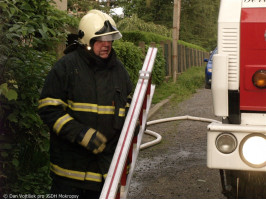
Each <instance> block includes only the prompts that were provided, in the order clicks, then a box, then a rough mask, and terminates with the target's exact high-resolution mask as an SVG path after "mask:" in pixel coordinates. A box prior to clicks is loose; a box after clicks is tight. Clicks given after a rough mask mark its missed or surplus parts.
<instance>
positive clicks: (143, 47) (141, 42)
mask: <svg viewBox="0 0 266 200" xmlns="http://www.w3.org/2000/svg"><path fill="white" fill-rule="evenodd" d="M139 47H140V48H141V50H142V53H143V55H145V42H143V41H140V42H139Z"/></svg>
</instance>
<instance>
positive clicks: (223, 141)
mask: <svg viewBox="0 0 266 200" xmlns="http://www.w3.org/2000/svg"><path fill="white" fill-rule="evenodd" d="M236 147H237V139H236V137H235V136H234V135H233V134H232V133H221V134H220V135H218V136H217V138H216V148H217V149H218V150H219V151H220V152H221V153H225V154H229V153H232V152H233V151H234V150H235V149H236Z"/></svg>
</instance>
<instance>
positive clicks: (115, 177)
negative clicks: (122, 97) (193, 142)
mask: <svg viewBox="0 0 266 200" xmlns="http://www.w3.org/2000/svg"><path fill="white" fill-rule="evenodd" d="M156 54H157V48H153V47H150V48H149V49H148V52H147V55H146V58H145V61H144V64H143V67H142V70H141V71H140V77H139V80H138V83H137V85H136V89H135V91H134V95H133V98H132V101H131V106H130V108H129V111H128V114H127V117H126V119H125V123H124V126H123V129H122V131H121V135H120V138H119V141H118V144H117V147H116V150H115V153H114V156H113V159H112V162H111V165H110V168H109V171H108V175H107V177H106V179H105V183H104V186H103V189H102V192H101V196H100V198H101V199H108V198H110V199H114V198H116V194H117V191H118V189H119V185H120V181H121V177H122V174H123V171H124V167H125V164H126V161H127V158H128V152H129V150H130V147H131V145H132V140H133V136H134V131H135V127H136V124H137V121H138V118H139V115H140V113H141V109H142V108H143V103H145V104H146V102H144V98H145V96H146V95H147V94H146V92H147V88H148V84H150V83H151V82H150V79H151V72H152V69H153V65H154V61H155V58H156ZM145 106H146V105H145ZM146 114H147V113H146V112H145V115H146ZM145 123H146V122H145ZM141 129H143V126H141ZM133 152H134V153H135V151H133ZM133 157H134V156H133ZM133 160H134V162H135V160H136V158H134V159H133Z"/></svg>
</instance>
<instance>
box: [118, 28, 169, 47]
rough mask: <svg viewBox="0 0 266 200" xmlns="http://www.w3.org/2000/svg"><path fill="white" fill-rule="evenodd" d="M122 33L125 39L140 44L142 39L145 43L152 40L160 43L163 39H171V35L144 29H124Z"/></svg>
mask: <svg viewBox="0 0 266 200" xmlns="http://www.w3.org/2000/svg"><path fill="white" fill-rule="evenodd" d="M122 35H123V40H125V41H130V42H133V43H134V44H135V45H138V43H139V42H140V41H143V42H145V44H150V43H151V42H155V43H156V44H159V43H160V42H161V41H166V40H171V38H169V37H165V36H162V35H158V34H155V33H149V32H143V31H124V32H122Z"/></svg>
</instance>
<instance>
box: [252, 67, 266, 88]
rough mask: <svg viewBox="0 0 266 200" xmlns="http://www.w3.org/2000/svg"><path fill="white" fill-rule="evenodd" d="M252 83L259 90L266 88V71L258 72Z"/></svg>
mask: <svg viewBox="0 0 266 200" xmlns="http://www.w3.org/2000/svg"><path fill="white" fill-rule="evenodd" d="M252 82H253V84H254V85H255V86H256V87H257V88H261V89H263V88H266V70H263V69H262V70H258V71H256V72H255V73H254V75H253V76H252Z"/></svg>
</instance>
